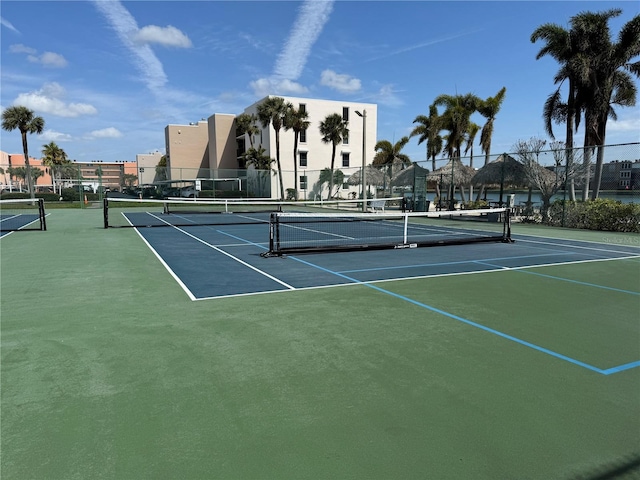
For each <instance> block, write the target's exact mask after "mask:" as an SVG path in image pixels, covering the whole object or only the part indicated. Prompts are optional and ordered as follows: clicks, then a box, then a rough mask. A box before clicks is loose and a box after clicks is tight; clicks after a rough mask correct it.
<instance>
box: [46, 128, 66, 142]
mask: <svg viewBox="0 0 640 480" xmlns="http://www.w3.org/2000/svg"><path fill="white" fill-rule="evenodd" d="M40 138H41V139H42V140H44V141H45V142H69V141H71V140H72V139H73V138H72V137H71V135H69V134H68V133H60V132H56V131H55V130H45V131H43V132H42V135H41V136H40Z"/></svg>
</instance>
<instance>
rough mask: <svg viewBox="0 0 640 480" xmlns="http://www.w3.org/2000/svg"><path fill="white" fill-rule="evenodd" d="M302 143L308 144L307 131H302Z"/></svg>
mask: <svg viewBox="0 0 640 480" xmlns="http://www.w3.org/2000/svg"><path fill="white" fill-rule="evenodd" d="M300 143H307V129H306V128H305V129H304V130H300Z"/></svg>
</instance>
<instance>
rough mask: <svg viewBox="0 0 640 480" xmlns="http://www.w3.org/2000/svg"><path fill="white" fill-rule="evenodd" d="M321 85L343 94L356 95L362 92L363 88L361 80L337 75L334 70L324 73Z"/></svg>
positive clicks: (321, 76) (321, 77)
mask: <svg viewBox="0 0 640 480" xmlns="http://www.w3.org/2000/svg"><path fill="white" fill-rule="evenodd" d="M320 84H321V85H324V86H325V87H329V88H333V89H335V90H338V91H339V92H341V93H354V92H357V91H358V90H360V87H361V83H360V80H359V79H357V78H353V77H350V76H349V75H344V74H339V73H336V72H334V71H333V70H325V71H324V72H322V74H321V75H320Z"/></svg>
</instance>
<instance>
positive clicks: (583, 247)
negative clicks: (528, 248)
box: [518, 239, 636, 255]
mask: <svg viewBox="0 0 640 480" xmlns="http://www.w3.org/2000/svg"><path fill="white" fill-rule="evenodd" d="M556 240H559V239H556ZM518 241H520V242H528V243H539V244H541V245H551V246H554V247H564V248H576V249H582V250H594V251H596V252H606V253H617V254H625V255H629V252H624V251H622V252H621V251H619V250H609V249H608V248H596V247H585V246H581V245H572V244H566V243H555V242H542V241H536V240H527V239H520V240H518ZM568 241H577V242H580V241H581V240H568ZM585 243H595V244H596V245H607V244H606V243H598V242H585ZM630 246H631V247H633V248H636V247H635V246H633V245H630Z"/></svg>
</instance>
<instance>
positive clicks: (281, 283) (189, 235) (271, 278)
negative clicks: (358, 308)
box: [136, 214, 296, 290]
mask: <svg viewBox="0 0 640 480" xmlns="http://www.w3.org/2000/svg"><path fill="white" fill-rule="evenodd" d="M150 215H151V216H152V217H154V218H157V219H158V220H160V221H161V222H164V223H166V224H167V225H169V226H170V227H172V228H175V229H176V230H178V231H179V232H181V233H184V234H185V235H187V236H188V237H191V238H193V239H194V240H197V241H198V242H200V243H202V244H203V245H206V246H207V247H209V248H212V249H214V250H215V251H216V252H219V253H222V254H223V255H226V256H227V257H229V258H231V259H232V260H235V261H236V262H238V263H240V264H241V265H244V266H245V267H247V268H249V269H251V270H253V271H254V272H257V273H259V274H260V275H263V276H265V277H267V278H269V279H270V280H273V281H274V282H276V283H279V284H280V285H282V286H283V287H286V288H287V289H289V290H295V289H296V288H295V287H293V286H291V285H289V284H288V283H285V282H283V281H282V280H280V279H279V278H276V277H274V276H273V275H270V274H268V273H267V272H265V271H262V270H260V269H259V268H256V267H254V266H253V265H251V264H249V263H247V262H245V261H243V260H240V259H239V258H238V257H236V256H234V255H231V254H230V253H228V252H225V251H224V250H222V249H220V248H218V247H216V246H215V245H212V244H210V243H208V242H205V241H204V240H202V239H201V238H198V237H196V236H195V235H192V234H190V233H189V232H187V231H185V230H183V229H181V228H180V227H176V226H175V225H171V224H170V223H169V222H167V221H165V220H163V219H162V218H160V217H158V216H156V215H153V214H150ZM136 230H137V229H136Z"/></svg>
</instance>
